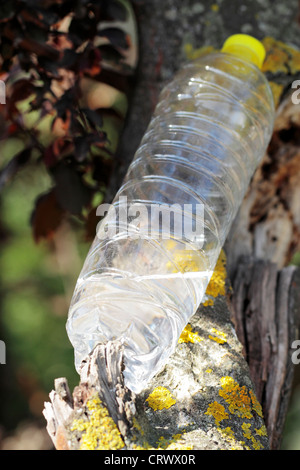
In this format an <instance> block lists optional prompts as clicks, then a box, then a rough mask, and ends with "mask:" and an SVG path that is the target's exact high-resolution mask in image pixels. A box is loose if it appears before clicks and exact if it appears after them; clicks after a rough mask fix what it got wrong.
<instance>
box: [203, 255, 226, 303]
mask: <svg viewBox="0 0 300 470" xmlns="http://www.w3.org/2000/svg"><path fill="white" fill-rule="evenodd" d="M226 275H227V273H226V255H225V252H224V251H223V250H222V251H221V253H220V256H219V259H218V261H217V264H216V267H215V269H214V272H213V274H212V277H211V279H210V282H209V284H208V286H207V289H206V293H205V294H206V296H207V297H210V298H208V299H207V300H205V302H204V306H205V307H206V306H209V305H213V304H214V300H213V299H214V298H216V297H218V296H219V295H225V294H226Z"/></svg>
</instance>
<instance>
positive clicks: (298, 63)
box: [262, 37, 300, 75]
mask: <svg viewBox="0 0 300 470" xmlns="http://www.w3.org/2000/svg"><path fill="white" fill-rule="evenodd" d="M262 43H263V45H264V47H265V49H266V59H265V62H264V64H263V67H262V71H263V72H272V73H274V74H277V73H280V72H281V73H284V74H292V75H294V74H296V73H297V72H299V71H300V51H298V50H297V49H295V48H293V47H291V46H289V45H288V44H285V43H284V42H282V41H278V40H276V39H274V38H272V37H266V38H264V39H263V41H262Z"/></svg>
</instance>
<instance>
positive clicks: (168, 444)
mask: <svg viewBox="0 0 300 470" xmlns="http://www.w3.org/2000/svg"><path fill="white" fill-rule="evenodd" d="M181 439H182V434H174V435H173V436H172V438H171V439H165V438H164V437H163V436H161V437H160V438H159V440H158V443H157V447H156V449H157V450H193V447H191V446H186V445H185V444H182V443H180V442H179V441H180V440H181Z"/></svg>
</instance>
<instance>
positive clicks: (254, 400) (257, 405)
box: [249, 390, 263, 418]
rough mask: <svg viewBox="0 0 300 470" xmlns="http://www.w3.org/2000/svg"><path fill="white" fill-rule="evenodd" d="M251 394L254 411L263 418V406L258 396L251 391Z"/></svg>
mask: <svg viewBox="0 0 300 470" xmlns="http://www.w3.org/2000/svg"><path fill="white" fill-rule="evenodd" d="M249 393H250V397H251V401H252V409H253V410H254V411H255V412H256V413H257V414H258V416H260V417H261V418H263V411H262V407H261V404H260V403H259V401H258V399H257V398H256V395H255V394H254V393H253V391H252V390H250V392H249Z"/></svg>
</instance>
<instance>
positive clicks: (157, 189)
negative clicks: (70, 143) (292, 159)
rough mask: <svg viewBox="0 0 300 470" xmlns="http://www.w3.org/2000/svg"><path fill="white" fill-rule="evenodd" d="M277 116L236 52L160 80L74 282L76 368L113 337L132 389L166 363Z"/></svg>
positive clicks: (266, 91)
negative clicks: (120, 343) (160, 86)
mask: <svg viewBox="0 0 300 470" xmlns="http://www.w3.org/2000/svg"><path fill="white" fill-rule="evenodd" d="M273 122H274V105H273V98H272V94H271V90H270V87H269V85H268V83H267V81H266V79H265V77H264V75H263V74H262V73H261V72H260V71H259V70H258V69H257V68H256V67H255V66H253V65H251V64H250V63H246V62H244V61H242V60H241V59H238V58H236V57H234V56H232V55H227V54H224V53H219V54H211V55H208V56H206V57H203V58H202V59H199V60H197V61H195V62H193V63H191V64H188V65H186V66H185V67H183V68H182V69H181V70H180V71H179V72H178V73H177V75H176V76H175V78H174V79H173V80H172V82H170V83H169V84H168V85H167V86H166V87H165V88H164V90H163V91H162V93H161V95H160V99H159V103H158V105H157V107H156V109H155V112H154V114H153V117H152V119H151V122H150V124H149V126H148V129H147V131H146V133H145V135H144V137H143V139H142V142H141V144H140V146H139V148H138V150H137V152H136V154H135V157H134V159H133V161H132V163H131V165H130V167H129V169H128V172H127V175H126V178H125V181H124V183H123V185H122V187H121V188H120V190H119V191H118V194H117V195H116V197H115V199H114V201H113V204H112V206H111V207H110V208H109V210H108V214H107V215H106V217H104V219H103V220H102V222H101V223H100V224H99V227H98V232H97V236H96V238H95V240H94V243H93V245H92V247H91V249H90V251H89V254H88V256H87V259H86V261H85V264H84V266H83V269H82V272H81V274H80V276H79V279H78V283H77V285H76V288H75V292H74V296H73V299H72V302H71V306H70V311H69V317H68V322H67V331H68V334H69V338H70V340H71V342H72V344H73V346H74V349H75V363H76V367H77V369H79V366H80V363H81V361H82V360H83V359H84V357H85V356H86V355H87V354H88V353H89V352H90V351H91V350H92V349H93V347H94V346H95V345H96V344H97V343H99V342H106V341H107V340H112V339H115V338H120V339H121V340H122V341H123V344H124V354H125V371H124V376H125V380H126V383H127V385H128V387H129V388H131V389H132V390H133V391H135V392H138V391H139V390H141V389H142V388H143V387H144V386H145V384H146V383H147V381H148V380H149V379H150V378H151V377H152V376H153V375H154V374H155V373H156V372H157V371H158V370H159V369H160V367H161V366H162V365H163V364H164V362H165V360H166V359H167V357H168V356H169V355H170V354H171V353H172V352H173V351H174V349H175V346H176V344H177V342H178V338H179V336H180V333H181V331H182V329H183V328H184V326H185V325H186V323H187V322H188V320H189V318H190V317H191V316H192V315H193V314H194V313H195V311H196V309H197V308H198V306H199V304H200V303H201V300H202V298H203V296H204V293H205V290H206V287H207V284H208V282H209V280H210V277H211V274H212V272H213V269H214V267H215V264H216V261H217V259H218V256H219V253H220V249H221V247H222V245H223V243H224V241H225V239H226V237H227V235H228V232H229V229H230V227H231V225H232V222H233V220H234V218H235V216H236V214H237V211H238V209H239V206H240V204H241V202H242V199H243V197H244V195H245V192H246V190H247V188H248V185H249V182H250V179H251V177H252V175H253V173H254V171H255V169H256V167H257V165H258V163H259V161H260V160H261V158H262V157H263V155H264V153H265V151H266V147H267V145H268V143H269V140H270V137H271V134H272V129H273ZM116 213H117V214H118V220H116ZM121 213H122V216H120V214H121Z"/></svg>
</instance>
